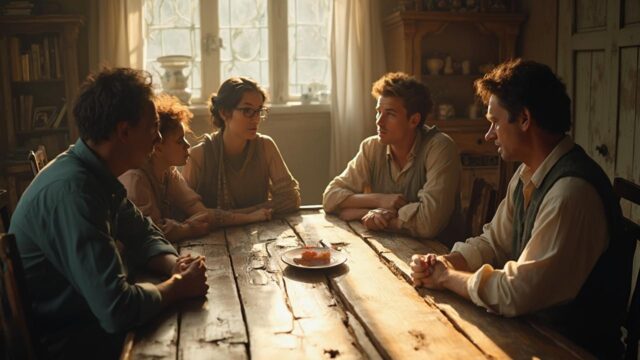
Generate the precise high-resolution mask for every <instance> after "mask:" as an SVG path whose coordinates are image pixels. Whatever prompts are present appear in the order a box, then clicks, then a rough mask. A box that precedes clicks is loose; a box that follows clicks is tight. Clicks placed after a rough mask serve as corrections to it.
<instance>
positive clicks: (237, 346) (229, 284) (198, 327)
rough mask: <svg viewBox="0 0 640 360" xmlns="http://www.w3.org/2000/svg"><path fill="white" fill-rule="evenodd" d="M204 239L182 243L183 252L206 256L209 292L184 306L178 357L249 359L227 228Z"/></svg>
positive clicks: (181, 249) (182, 308) (181, 250)
mask: <svg viewBox="0 0 640 360" xmlns="http://www.w3.org/2000/svg"><path fill="white" fill-rule="evenodd" d="M201 240H202V245H188V246H181V247H180V253H181V254H186V253H191V254H193V255H204V256H205V257H206V260H205V263H206V266H207V284H208V285H209V292H208V293H207V296H206V299H197V300H191V301H188V302H186V303H185V304H184V305H183V306H182V307H181V318H180V333H179V334H180V342H179V349H178V358H179V359H212V358H215V359H247V358H248V354H247V350H246V344H247V342H248V337H247V331H246V327H245V324H244V319H243V317H242V308H241V305H240V299H239V298H238V291H237V288H236V283H235V279H234V276H233V269H232V267H231V261H230V258H229V252H228V250H227V246H226V241H225V236H224V230H218V231H215V232H213V233H211V234H210V235H209V236H207V237H205V238H202V239H201ZM203 244H207V245H203Z"/></svg>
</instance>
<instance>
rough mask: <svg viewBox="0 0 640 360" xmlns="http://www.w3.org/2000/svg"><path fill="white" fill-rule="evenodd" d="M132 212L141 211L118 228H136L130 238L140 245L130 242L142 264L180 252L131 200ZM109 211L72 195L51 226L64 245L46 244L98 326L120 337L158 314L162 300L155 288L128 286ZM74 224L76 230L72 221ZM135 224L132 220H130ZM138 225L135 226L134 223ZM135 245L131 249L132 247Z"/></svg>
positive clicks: (59, 205)
mask: <svg viewBox="0 0 640 360" xmlns="http://www.w3.org/2000/svg"><path fill="white" fill-rule="evenodd" d="M125 202H126V203H128V206H129V210H133V211H134V212H137V215H136V217H135V220H134V221H133V218H131V219H127V216H124V217H122V216H120V215H119V216H118V218H119V220H120V218H122V220H124V221H123V222H122V223H121V224H120V225H119V226H132V225H135V227H134V228H130V230H132V233H133V234H132V235H133V236H135V237H138V236H139V237H140V239H139V240H140V241H135V242H131V241H127V242H126V245H127V251H129V250H130V249H131V251H132V253H133V254H134V255H135V256H139V257H140V258H139V261H142V262H146V261H147V260H148V259H149V258H150V257H152V256H154V255H157V254H161V253H167V252H168V253H174V254H175V253H176V252H175V249H173V247H171V246H170V245H169V244H168V243H167V242H166V240H164V239H163V237H162V235H161V234H160V233H159V231H158V230H157V228H155V227H154V226H153V225H152V224H151V223H150V222H149V221H146V222H144V221H143V220H144V217H143V216H142V214H141V213H140V212H139V211H138V210H137V209H135V207H133V205H132V204H131V203H130V202H129V201H128V200H125ZM108 209H109V206H108V205H105V204H96V201H95V199H91V198H89V197H88V196H87V195H86V194H82V193H78V194H69V196H66V197H64V200H63V201H59V202H58V203H57V204H56V206H55V208H54V210H53V214H52V216H51V222H50V226H51V227H52V228H53V230H54V232H55V233H56V238H58V239H64V241H55V242H54V241H51V242H43V244H44V246H47V247H49V249H46V251H47V253H48V254H51V256H49V257H48V259H49V260H50V261H51V262H52V263H53V264H54V266H56V268H58V269H59V270H60V271H61V272H62V273H63V274H64V276H65V278H66V279H68V281H69V282H70V284H71V286H73V288H74V289H75V290H76V291H77V292H78V293H79V294H81V295H82V296H83V297H84V299H85V300H86V302H87V304H88V305H89V308H90V309H91V311H92V313H93V314H94V315H95V317H96V318H97V319H98V321H99V322H100V325H101V326H102V327H103V328H104V329H105V330H106V331H108V332H112V333H114V332H121V331H126V330H128V329H130V328H131V327H133V326H136V325H140V324H142V323H144V322H145V321H147V320H149V319H151V318H152V317H153V316H154V315H155V314H157V313H158V311H159V310H160V307H161V301H162V298H161V295H160V293H159V291H158V289H157V288H156V287H155V286H154V285H152V284H130V283H129V282H127V278H126V275H125V274H126V273H125V271H124V267H123V263H122V259H121V258H120V255H119V254H118V251H117V250H116V246H115V241H114V238H113V237H112V236H111V230H112V229H110V226H112V223H111V222H108V221H105V219H109V218H110V215H111V214H109V210H108ZM59 219H73V226H68V225H70V224H69V222H68V221H62V220H59ZM129 220H132V221H129ZM136 223H137V224H136ZM130 245H131V247H129V246H130Z"/></svg>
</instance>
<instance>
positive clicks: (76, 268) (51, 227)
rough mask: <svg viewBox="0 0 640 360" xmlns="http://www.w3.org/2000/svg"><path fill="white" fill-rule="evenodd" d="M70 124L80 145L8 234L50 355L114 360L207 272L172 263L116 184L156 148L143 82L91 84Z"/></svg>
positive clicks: (202, 285)
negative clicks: (144, 279)
mask: <svg viewBox="0 0 640 360" xmlns="http://www.w3.org/2000/svg"><path fill="white" fill-rule="evenodd" d="M73 115H74V116H75V119H76V121H77V124H78V128H79V131H80V139H78V140H77V142H76V143H75V145H73V146H71V147H70V148H69V149H68V150H67V151H66V152H64V153H62V154H61V155H60V156H58V157H57V158H56V159H55V160H53V161H52V162H51V163H50V164H49V165H48V166H47V167H45V168H44V169H43V170H42V171H41V172H40V174H39V175H38V176H37V177H36V178H35V179H34V181H33V182H32V183H31V185H30V186H29V188H28V189H27V190H26V191H25V193H24V194H23V195H22V198H21V199H20V201H19V203H18V206H17V208H16V211H15V213H14V216H13V219H12V223H11V227H10V229H9V230H10V232H12V233H14V234H15V235H16V240H17V244H18V250H19V252H20V256H21V258H22V262H23V265H24V268H25V275H26V278H27V287H28V289H29V295H30V297H31V301H32V306H33V311H34V314H35V318H36V319H35V320H36V324H37V326H38V332H39V335H41V339H40V340H41V343H42V344H43V345H44V347H45V348H46V349H47V350H48V351H49V353H50V354H49V355H50V356H52V357H64V358H76V357H86V356H89V355H90V356H91V357H92V358H95V357H104V358H115V357H117V354H118V353H119V352H120V349H121V346H122V339H123V334H124V333H125V332H126V331H127V330H129V329H131V328H132V327H134V326H136V325H139V324H142V323H144V322H145V321H147V320H149V319H151V318H153V317H154V316H155V315H156V314H157V313H158V312H159V311H160V310H161V309H162V308H164V307H166V306H167V305H169V304H171V303H174V302H176V301H178V300H181V299H185V298H189V297H195V296H203V295H205V294H206V292H207V290H208V286H207V285H206V274H205V271H206V269H205V266H204V259H203V258H200V257H198V258H195V257H178V256H177V252H176V250H175V249H174V248H173V247H172V246H171V245H170V244H169V243H168V242H167V240H166V239H165V238H164V236H163V235H162V232H161V231H160V230H159V229H158V228H157V227H156V226H155V225H153V223H151V222H150V220H148V219H147V218H145V217H143V216H142V214H141V213H140V211H139V210H138V209H137V208H136V207H135V206H134V205H133V204H132V203H131V202H130V201H128V200H127V198H126V191H125V189H124V187H123V186H122V185H121V184H120V182H119V181H118V179H117V178H118V176H119V175H120V174H122V173H124V172H125V171H126V170H129V169H132V168H137V167H139V166H140V165H142V163H143V162H144V160H145V159H146V158H147V157H148V156H149V154H150V153H151V152H152V149H153V145H154V144H155V143H156V142H157V141H159V140H160V134H159V133H158V115H157V113H156V110H155V106H154V104H153V90H152V88H151V81H150V77H149V76H148V74H147V73H144V72H141V71H137V70H132V69H105V70H103V71H102V72H101V73H99V74H97V75H96V76H90V77H89V78H88V80H87V81H86V82H85V84H84V85H83V87H82V89H81V93H80V96H79V98H78V99H77V101H76V104H75V106H74V109H73ZM116 239H117V240H119V241H121V242H122V243H123V244H124V246H125V251H124V254H123V255H122V256H121V254H120V253H119V252H118V250H117V248H116V242H115V241H116ZM124 263H126V269H125V266H124ZM127 270H128V271H127ZM136 271H152V272H155V273H157V274H160V275H165V276H166V277H168V280H165V281H164V282H162V283H160V284H158V285H153V284H150V283H131V282H130V281H129V280H130V279H128V277H127V275H128V274H131V273H132V272H136Z"/></svg>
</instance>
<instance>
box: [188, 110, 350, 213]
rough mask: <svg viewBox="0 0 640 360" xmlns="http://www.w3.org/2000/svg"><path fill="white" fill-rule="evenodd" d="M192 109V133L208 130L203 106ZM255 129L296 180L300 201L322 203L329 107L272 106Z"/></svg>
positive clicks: (328, 179) (208, 121)
mask: <svg viewBox="0 0 640 360" xmlns="http://www.w3.org/2000/svg"><path fill="white" fill-rule="evenodd" d="M192 110H193V112H194V114H195V116H194V119H193V122H192V124H191V128H192V130H193V131H194V133H195V134H196V135H201V134H203V133H205V132H211V131H212V130H213V127H212V125H211V121H210V117H209V112H208V111H207V109H206V108H204V107H195V108H194V109H192ZM259 132H261V133H263V134H266V135H269V136H271V137H272V138H273V139H274V140H275V142H276V144H277V145H278V148H279V149H280V152H281V153H282V156H283V158H284V161H285V162H286V163H287V166H288V167H289V171H291V173H292V174H293V176H294V177H295V178H296V179H297V180H298V182H299V183H300V188H301V192H302V204H303V205H312V204H320V203H322V192H323V191H324V188H325V187H326V186H327V184H328V183H329V181H330V180H331V179H330V177H329V139H330V134H331V132H330V120H329V106H328V105H310V106H289V107H276V106H274V107H273V108H272V111H271V113H270V114H269V118H268V119H267V120H266V121H265V122H263V123H262V124H261V125H260V129H259ZM192 144H194V143H193V141H192ZM345 165H346V164H345Z"/></svg>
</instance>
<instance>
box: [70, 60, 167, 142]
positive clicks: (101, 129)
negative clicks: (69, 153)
mask: <svg viewBox="0 0 640 360" xmlns="http://www.w3.org/2000/svg"><path fill="white" fill-rule="evenodd" d="M154 97H155V96H154V93H153V88H152V86H151V75H150V74H149V73H148V72H146V71H143V70H135V69H131V68H104V69H102V70H101V71H100V72H99V73H97V74H91V75H89V76H88V77H87V79H86V80H85V82H84V83H83V84H82V86H81V87H80V95H78V98H77V99H76V100H75V104H74V105H73V116H74V117H75V119H76V123H77V124H78V130H79V131H80V137H81V138H82V139H83V140H91V141H95V142H101V141H103V140H107V139H109V136H111V134H113V132H114V131H115V130H116V125H117V124H118V123H119V122H121V121H126V122H127V123H129V124H131V125H132V126H136V125H137V124H138V122H139V121H140V118H141V117H142V112H143V108H144V106H145V105H146V104H147V102H151V101H153V100H154Z"/></svg>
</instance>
